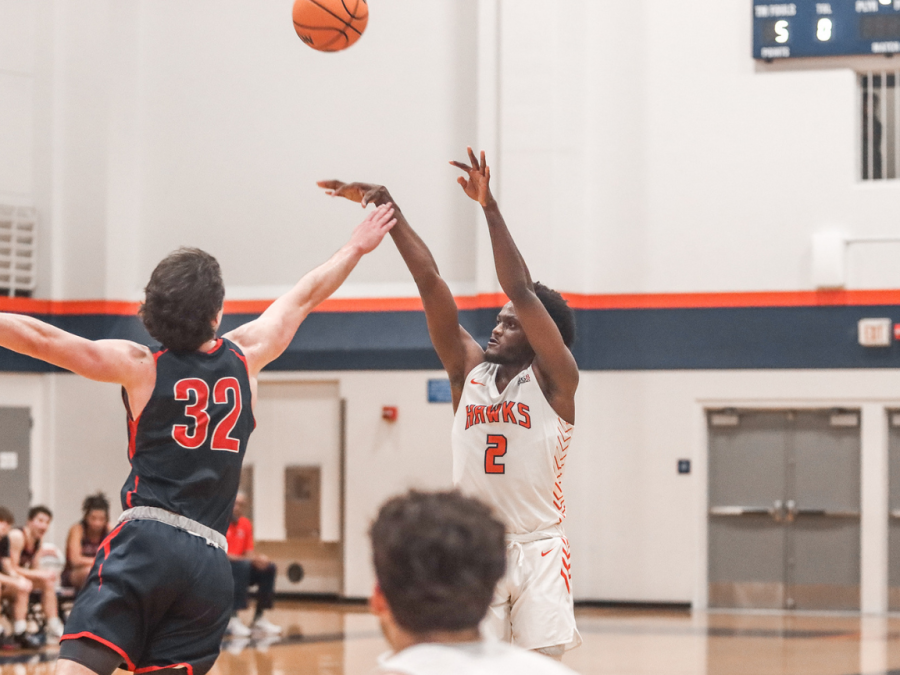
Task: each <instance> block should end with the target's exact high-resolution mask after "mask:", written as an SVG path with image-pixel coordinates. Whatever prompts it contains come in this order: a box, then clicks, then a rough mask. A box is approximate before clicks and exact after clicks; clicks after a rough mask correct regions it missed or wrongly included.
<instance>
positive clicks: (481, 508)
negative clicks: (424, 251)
mask: <svg viewBox="0 0 900 675" xmlns="http://www.w3.org/2000/svg"><path fill="white" fill-rule="evenodd" d="M369 536H370V537H371V539H372V554H373V555H372V557H373V560H374V563H375V575H376V577H377V578H378V585H379V587H380V588H381V591H382V593H384V597H385V598H386V599H387V602H388V605H389V606H390V608H391V613H392V614H393V615H394V618H395V619H396V621H397V623H398V624H399V625H400V626H401V627H402V628H404V629H405V630H408V631H410V632H412V633H428V632H431V631H436V630H450V631H458V630H463V629H467V628H475V627H477V626H478V624H479V622H480V621H481V620H482V619H483V618H484V615H485V613H487V609H488V606H489V605H490V602H491V598H492V597H493V594H494V586H496V585H497V582H498V581H499V580H500V577H502V576H503V573H504V572H505V571H506V542H505V540H504V537H505V528H504V526H503V523H501V522H500V521H499V520H497V519H496V518H495V517H494V515H493V514H492V513H491V510H490V508H489V507H488V506H486V505H485V504H483V503H482V502H480V501H478V500H477V499H472V498H470V497H464V496H463V495H461V494H460V493H459V492H456V491H453V492H417V491H415V490H411V491H410V492H408V493H407V494H405V495H403V496H400V497H394V498H393V499H390V500H388V501H387V502H386V503H385V504H384V505H383V506H382V507H381V510H380V511H379V512H378V518H377V519H376V520H375V522H374V523H373V524H372V527H371V529H370V530H369Z"/></svg>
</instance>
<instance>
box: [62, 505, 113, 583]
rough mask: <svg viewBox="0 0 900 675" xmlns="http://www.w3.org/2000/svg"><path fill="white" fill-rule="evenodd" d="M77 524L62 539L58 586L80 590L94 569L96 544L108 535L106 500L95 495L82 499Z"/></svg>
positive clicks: (98, 545)
mask: <svg viewBox="0 0 900 675" xmlns="http://www.w3.org/2000/svg"><path fill="white" fill-rule="evenodd" d="M81 512H82V516H81V521H80V522H78V523H75V524H74V525H73V526H72V527H71V529H69V537H68V539H67V540H66V567H65V569H64V570H63V572H62V577H61V579H62V585H63V586H71V587H72V588H74V589H75V590H76V591H80V590H81V587H82V586H84V582H85V581H86V580H87V578H88V574H90V572H91V568H92V567H93V566H94V557H95V556H96V555H97V550H98V549H99V548H100V544H102V543H103V540H104V539H105V538H106V535H107V534H109V501H107V499H106V495H104V494H103V493H102V492H98V493H97V494H95V495H90V496H89V497H87V498H85V500H84V502H83V503H82V505H81Z"/></svg>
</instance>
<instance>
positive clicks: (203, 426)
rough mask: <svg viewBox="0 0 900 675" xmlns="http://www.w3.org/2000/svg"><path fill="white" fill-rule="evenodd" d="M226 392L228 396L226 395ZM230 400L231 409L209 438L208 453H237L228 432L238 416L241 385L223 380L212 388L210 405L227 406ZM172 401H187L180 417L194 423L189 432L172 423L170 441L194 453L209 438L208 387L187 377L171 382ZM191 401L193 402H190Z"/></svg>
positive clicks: (237, 446)
mask: <svg viewBox="0 0 900 675" xmlns="http://www.w3.org/2000/svg"><path fill="white" fill-rule="evenodd" d="M229 392H230V395H229ZM229 398H230V399H231V410H230V411H229V412H228V414H227V415H225V417H223V418H222V420H221V421H220V422H219V423H218V424H217V425H216V428H215V430H214V431H213V435H212V443H211V444H210V446H209V447H210V448H211V449H212V450H223V451H225V452H239V451H240V449H241V442H240V441H239V440H238V439H236V438H232V437H231V432H232V430H233V429H234V427H235V425H236V424H237V421H238V418H239V417H240V416H241V385H240V384H239V383H238V381H237V378H234V377H223V378H222V379H221V380H219V381H217V382H216V384H215V386H213V391H212V402H213V403H214V404H215V405H227V404H228V403H229V400H228V399H229ZM175 400H176V401H187V402H188V403H187V405H185V406H184V414H185V416H186V417H190V418H191V419H193V420H194V424H193V429H191V427H190V426H188V425H187V424H176V425H174V426H173V427H172V438H173V439H175V442H176V443H178V445H180V446H181V447H182V448H187V449H188V450H196V449H197V448H199V447H201V446H202V445H203V444H204V443H206V439H207V437H208V436H209V413H208V412H206V409H207V408H208V407H209V385H208V384H206V382H205V381H204V380H201V379H199V378H196V377H189V378H186V379H184V380H178V382H176V383H175ZM191 401H193V403H191Z"/></svg>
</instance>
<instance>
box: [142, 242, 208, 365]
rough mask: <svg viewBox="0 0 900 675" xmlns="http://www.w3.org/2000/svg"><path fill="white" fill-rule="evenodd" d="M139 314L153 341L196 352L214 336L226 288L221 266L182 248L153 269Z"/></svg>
mask: <svg viewBox="0 0 900 675" xmlns="http://www.w3.org/2000/svg"><path fill="white" fill-rule="evenodd" d="M144 296H145V297H144V303H143V304H142V305H141V308H140V310H139V311H138V315H139V316H140V317H141V320H142V321H143V322H144V327H145V328H146V329H147V332H148V333H150V335H151V337H153V339H155V340H157V341H159V342H160V343H161V344H162V345H163V346H164V347H167V348H168V349H171V350H172V351H176V352H188V351H194V350H195V349H197V348H198V347H200V345H202V344H203V343H204V342H206V341H207V340H211V339H212V338H214V337H215V331H214V330H213V327H212V322H213V321H215V319H216V315H218V313H219V310H220V309H221V308H222V302H223V301H224V299H225V285H224V284H223V283H222V270H221V269H220V268H219V263H218V262H217V261H216V259H215V258H213V257H212V256H211V255H210V254H209V253H206V252H205V251H201V250H200V249H199V248H179V249H178V250H177V251H173V252H172V253H170V254H169V255H167V256H166V257H165V258H163V259H162V260H161V261H160V263H159V264H158V265H157V266H156V269H155V270H153V274H151V275H150V281H149V282H148V283H147V287H146V288H145V289H144Z"/></svg>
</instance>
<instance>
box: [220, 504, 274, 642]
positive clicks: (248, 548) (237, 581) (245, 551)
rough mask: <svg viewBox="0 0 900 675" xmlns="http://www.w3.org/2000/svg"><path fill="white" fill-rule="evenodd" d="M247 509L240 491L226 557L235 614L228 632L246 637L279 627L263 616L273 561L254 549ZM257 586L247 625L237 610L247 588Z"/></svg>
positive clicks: (271, 598)
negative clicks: (232, 587)
mask: <svg viewBox="0 0 900 675" xmlns="http://www.w3.org/2000/svg"><path fill="white" fill-rule="evenodd" d="M246 509H247V495H245V494H244V493H243V492H239V493H238V496H237V498H236V499H235V500H234V510H233V511H232V514H231V523H230V524H229V526H228V532H227V533H226V535H225V536H226V538H227V539H228V558H229V560H230V561H231V573H232V575H233V576H234V614H233V615H232V617H231V621H229V623H228V634H229V635H231V636H234V637H248V636H249V635H250V634H251V633H252V632H253V631H259V632H261V633H265V634H267V635H278V634H280V633H281V628H280V627H279V626H276V625H275V624H273V623H272V622H271V621H269V620H268V619H266V618H265V617H264V616H263V612H265V610H267V609H271V608H272V604H273V602H274V600H275V573H276V571H277V570H276V567H275V563H273V562H271V561H270V560H269V559H268V558H267V557H266V556H264V555H260V554H258V553H256V552H255V551H254V550H253V524H252V523H251V522H250V520H249V519H248V518H247V517H245V516H244V512H245V511H246ZM251 586H256V587H257V593H256V613H255V614H254V616H253V622H252V624H251V625H250V627H249V628H248V627H247V626H245V625H244V624H243V623H241V620H240V618H238V615H237V613H238V610H241V609H246V608H247V591H248V590H249V588H250V587H251Z"/></svg>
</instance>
